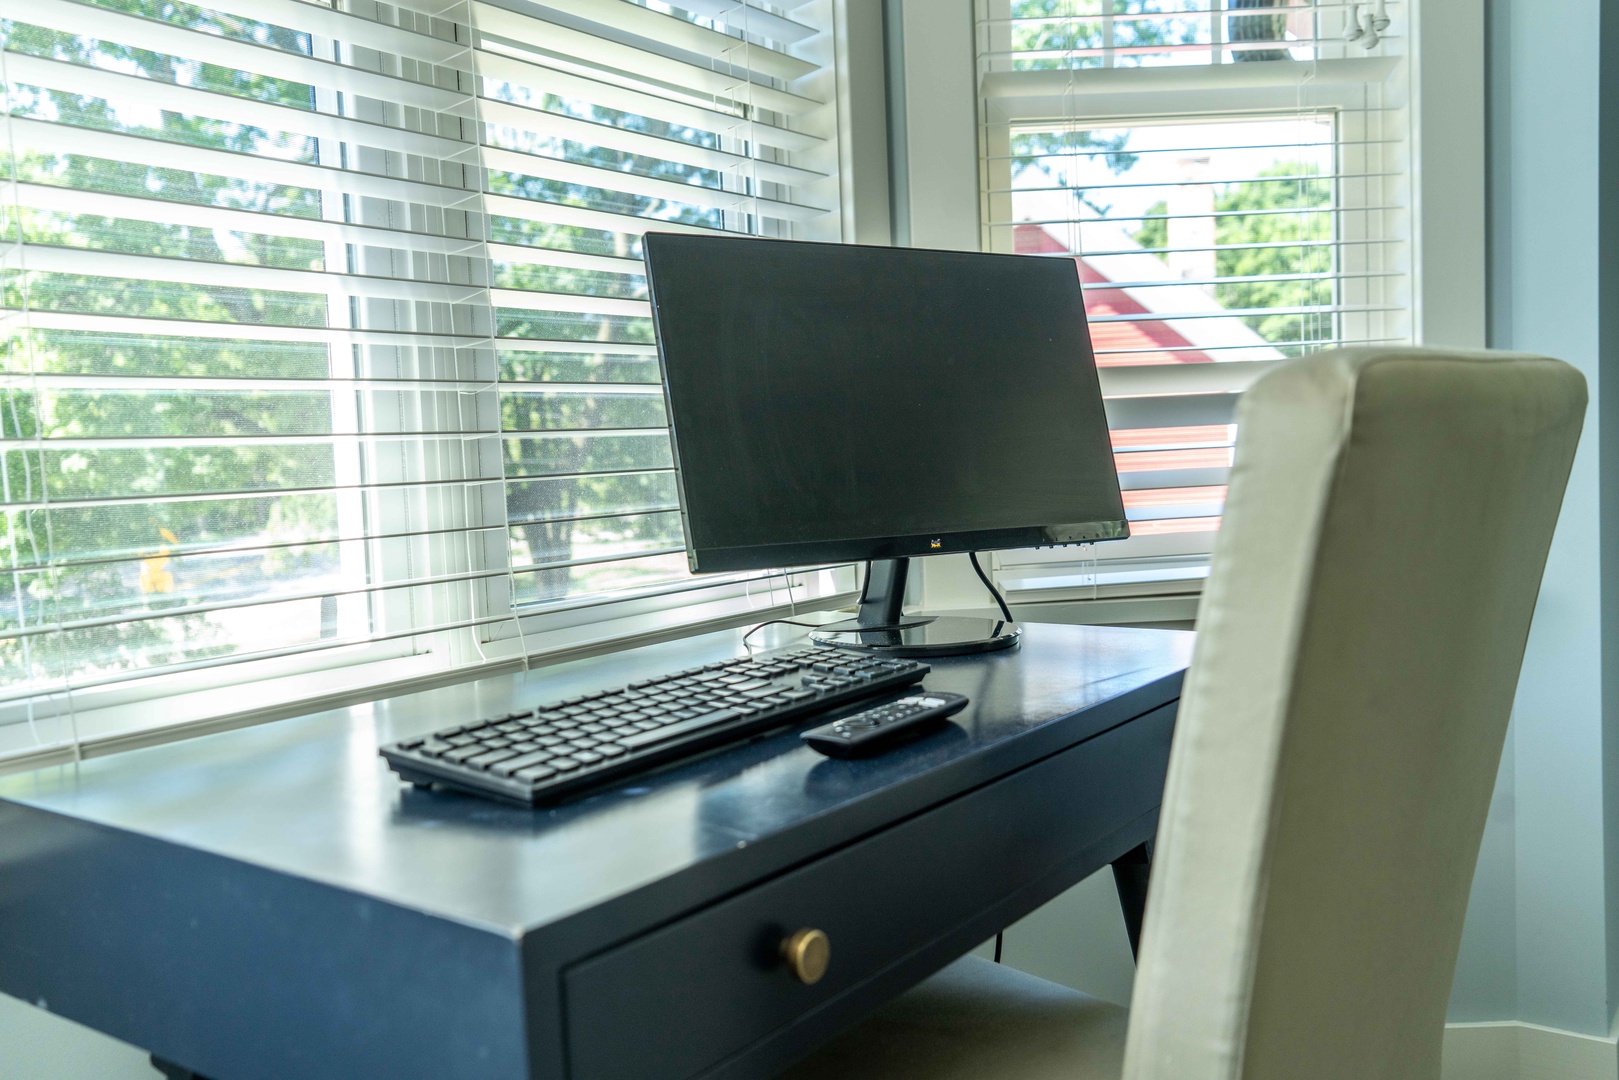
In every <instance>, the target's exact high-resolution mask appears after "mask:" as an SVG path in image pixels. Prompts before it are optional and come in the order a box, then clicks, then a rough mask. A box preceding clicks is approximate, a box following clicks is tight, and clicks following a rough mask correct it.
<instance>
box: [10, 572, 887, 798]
mask: <svg viewBox="0 0 1619 1080" xmlns="http://www.w3.org/2000/svg"><path fill="white" fill-rule="evenodd" d="M858 597H859V594H858V593H857V592H839V593H833V594H829V595H825V596H821V597H818V598H807V599H801V600H799V601H798V602H797V603H796V604H794V603H775V602H774V601H773V600H772V601H770V602H767V603H766V604H764V605H761V606H753V601H754V598H752V597H746V596H744V597H741V598H737V597H726V598H722V599H718V600H712V601H708V602H705V603H700V604H692V605H687V606H685V607H683V608H680V609H677V612H659V613H656V614H654V615H648V614H637V615H632V616H628V617H625V618H619V619H606V620H602V621H599V622H596V623H593V624H591V633H590V635H589V636H588V637H584V638H581V637H580V635H579V634H577V633H571V634H570V633H562V632H553V633H552V634H550V635H535V634H529V635H528V636H527V640H526V644H527V646H528V647H529V654H528V657H527V660H526V662H525V659H524V657H523V656H522V655H516V654H514V655H507V656H501V657H495V658H491V659H487V660H485V661H482V662H479V663H473V664H452V663H451V662H450V660H449V658H448V655H447V652H446V651H445V650H438V651H434V650H429V651H426V652H423V653H420V654H417V655H413V656H406V657H399V658H395V659H389V660H380V661H375V662H372V663H368V664H357V665H353V666H349V667H335V668H329V669H326V670H323V671H316V672H310V673H307V674H302V675H295V676H280V677H275V678H269V679H264V680H262V681H258V682H247V683H237V684H235V685H230V686H219V687H214V688H210V689H206V690H197V691H192V692H189V693H178V694H172V695H168V696H163V697H156V698H152V699H149V700H146V701H141V702H135V703H120V704H116V705H111V706H107V707H104V708H97V709H86V710H81V711H78V712H76V713H74V714H73V715H71V716H68V715H62V716H55V717H50V718H47V719H43V720H39V721H36V722H35V723H34V724H32V725H30V724H29V723H26V722H24V723H16V724H8V725H5V726H3V727H0V773H11V772H23V771H27V770H29V769H36V768H43V767H47V766H51V765H61V764H68V763H71V762H73V761H75V760H82V759H84V758H91V757H102V756H105V755H108V754H116V753H120V752H122V751H125V750H135V749H139V748H141V747H146V746H156V745H159V744H162V743H168V742H175V741H178V740H180V739H188V738H195V737H197V736H201V735H210V734H213V733H215V732H219V731H229V730H231V729H233V728H240V727H248V726H250V725H253V724H262V723H268V722H271V721H274V720H283V719H287V718H288V717H293V716H304V715H308V714H310V713H316V712H323V711H325V710H327V709H336V708H342V707H345V706H348V705H354V704H359V703H361V702H366V701H376V700H379V699H381V698H386V697H396V696H398V695H401V694H410V693H416V692H419V691H423V690H431V689H433V688H435V687H439V686H445V685H449V684H452V683H459V682H467V681H471V680H474V679H481V678H489V677H491V676H495V675H504V674H509V673H512V672H517V671H523V670H525V668H527V669H533V668H536V667H545V666H548V665H552V664H560V663H564V662H566V661H569V660H578V659H582V658H584V657H587V656H597V655H601V654H604V653H610V652H618V651H622V650H626V649H632V648H636V647H639V646H642V645H652V644H656V643H658V642H662V641H671V640H674V639H677V638H683V637H691V636H695V635H697V634H704V633H710V632H713V631H717V630H728V629H732V628H734V627H738V626H746V625H748V624H750V623H756V622H765V621H768V620H770V619H775V618H781V617H784V616H787V615H791V614H807V613H809V612H814V611H824V610H828V609H833V608H839V607H844V606H846V605H849V604H851V603H853V602H854V601H855V600H857V599H858ZM243 702H252V703H253V704H252V705H250V706H248V707H245V708H244V707H243V705H242V703H243ZM75 735H76V736H77V743H78V746H77V750H75V748H74V736H75Z"/></svg>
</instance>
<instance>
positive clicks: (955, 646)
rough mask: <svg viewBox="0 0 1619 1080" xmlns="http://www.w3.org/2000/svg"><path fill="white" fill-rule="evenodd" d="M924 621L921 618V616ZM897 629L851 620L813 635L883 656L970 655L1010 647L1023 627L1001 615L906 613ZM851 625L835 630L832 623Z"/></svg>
mask: <svg viewBox="0 0 1619 1080" xmlns="http://www.w3.org/2000/svg"><path fill="white" fill-rule="evenodd" d="M919 618H920V619H923V620H925V621H920V622H919V621H918V619H919ZM901 622H902V623H903V625H902V626H900V627H899V628H897V629H888V628H883V629H876V630H873V629H865V630H859V629H854V628H853V627H852V626H851V624H848V623H832V624H830V625H828V626H824V627H821V628H820V629H818V630H816V631H815V632H814V633H812V634H810V637H811V638H812V639H813V640H814V641H815V642H816V643H817V644H820V645H831V646H834V647H836V648H839V649H850V650H854V651H859V652H868V653H877V654H880V655H884V656H908V657H918V656H968V655H971V654H974V653H987V652H995V651H996V650H998V649H1010V648H1011V647H1012V646H1014V645H1016V644H1017V643H1018V638H1019V637H1021V636H1022V633H1023V632H1022V631H1021V630H1019V629H1018V625H1017V623H1009V622H1006V621H1004V620H1002V619H964V618H956V617H954V616H946V617H941V618H928V617H926V616H920V617H913V616H906V617H903V618H902V620H901ZM839 626H851V628H850V629H846V630H836V629H833V627H839Z"/></svg>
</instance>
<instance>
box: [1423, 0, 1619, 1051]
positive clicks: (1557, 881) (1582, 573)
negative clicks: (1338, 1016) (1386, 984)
mask: <svg viewBox="0 0 1619 1080" xmlns="http://www.w3.org/2000/svg"><path fill="white" fill-rule="evenodd" d="M1489 12H1490V15H1489V18H1490V76H1489V83H1490V98H1489V138H1490V154H1489V158H1490V173H1491V175H1490V240H1491V255H1490V262H1491V280H1490V285H1491V325H1490V330H1491V344H1492V345H1495V346H1496V347H1500V348H1511V349H1521V350H1526V351H1531V352H1538V353H1545V354H1548V355H1551V356H1557V357H1561V358H1562V359H1565V360H1567V361H1569V362H1570V363H1573V364H1575V365H1576V366H1578V367H1579V368H1580V369H1581V370H1582V371H1583V372H1584V373H1585V375H1586V378H1587V379H1588V380H1589V381H1590V386H1591V392H1592V406H1591V412H1590V414H1589V416H1588V417H1587V421H1586V434H1585V438H1584V439H1583V440H1582V442H1581V447H1580V453H1579V456H1578V458H1577V459H1576V462H1575V466H1574V474H1573V477H1572V479H1571V481H1570V485H1569V491H1568V497H1567V499H1566V501H1565V504H1564V507H1563V515H1562V518H1561V520H1560V522H1559V525H1558V531H1557V537H1556V540H1555V541H1554V543H1553V545H1552V552H1551V558H1550V562H1549V565H1548V567H1547V570H1546V579H1545V584H1544V586H1543V588H1542V591H1541V598H1540V605H1539V607H1538V609H1537V612H1536V617H1535V626H1534V630H1533V632H1532V634H1531V636H1530V643H1529V651H1528V655H1527V656H1526V657H1525V663H1524V669H1523V678H1522V683H1521V685H1520V688H1519V693H1518V702H1517V708H1516V710H1515V713H1514V721H1513V734H1512V739H1513V745H1512V747H1511V749H1510V753H1509V754H1508V756H1507V759H1506V761H1505V763H1504V767H1503V774H1502V777H1501V782H1500V785H1499V788H1498V790H1497V793H1496V801H1495V805H1494V807H1493V808H1492V812H1491V821H1490V826H1489V831H1488V833H1487V835H1486V841H1485V847H1484V851H1483V852H1482V854H1481V857H1480V861H1479V870H1478V874H1477V876H1476V879H1475V882H1474V890H1473V901H1472V906H1471V908H1470V910H1469V913H1468V925H1467V930H1466V934H1465V936H1464V942H1463V950H1462V957H1461V962H1460V963H1459V965H1458V970H1457V978H1456V987H1455V992H1454V994H1453V998H1452V1008H1451V1015H1452V1019H1453V1020H1505V1019H1518V1020H1524V1021H1528V1022H1531V1023H1538V1024H1545V1025H1548V1026H1551V1027H1557V1028H1562V1029H1564V1030H1569V1031H1577V1032H1582V1033H1585V1034H1592V1035H1606V1034H1608V1031H1609V1026H1610V1023H1611V1021H1612V1019H1613V1009H1614V989H1615V987H1616V986H1619V978H1616V973H1619V905H1616V904H1613V903H1610V899H1609V898H1610V897H1613V896H1616V895H1619V893H1616V892H1615V890H1614V882H1615V874H1616V872H1619V843H1616V841H1619V828H1616V827H1615V826H1616V825H1619V813H1616V811H1619V798H1616V795H1619V722H1616V717H1615V713H1616V711H1619V710H1616V708H1615V704H1616V701H1615V697H1614V695H1615V693H1616V692H1619V663H1615V662H1614V661H1616V660H1619V618H1616V619H1612V620H1610V619H1606V618H1605V616H1604V609H1605V608H1607V609H1610V610H1611V609H1612V608H1613V605H1612V604H1604V598H1605V594H1606V596H1607V597H1608V598H1610V599H1611V598H1614V594H1615V592H1616V590H1615V584H1616V573H1619V562H1615V563H1614V564H1613V565H1611V566H1607V567H1605V566H1604V563H1605V562H1607V561H1608V560H1609V559H1610V558H1612V557H1613V556H1614V555H1615V554H1616V553H1619V548H1616V547H1615V541H1616V540H1619V527H1616V526H1619V516H1616V515H1619V507H1616V506H1615V502H1614V499H1613V498H1612V497H1611V496H1608V497H1605V495H1606V494H1607V492H1609V491H1610V490H1616V489H1619V460H1613V449H1614V448H1613V446H1612V443H1611V437H1610V438H1608V439H1605V438H1603V436H1602V428H1603V427H1604V426H1608V427H1613V426H1615V425H1614V423H1612V422H1610V423H1608V424H1606V425H1604V423H1603V420H1604V418H1605V417H1607V416H1609V415H1610V414H1611V415H1612V416H1614V417H1615V418H1616V419H1619V403H1614V405H1613V407H1609V406H1610V403H1609V402H1608V401H1605V400H1604V399H1605V398H1612V397H1614V396H1615V395H1616V393H1619V378H1616V383H1615V385H1614V386H1612V387H1610V386H1608V385H1606V384H1605V382H1604V380H1603V379H1602V378H1601V369H1602V367H1603V365H1602V364H1601V359H1602V352H1603V350H1602V345H1603V343H1604V341H1603V334H1604V331H1606V333H1607V334H1608V344H1609V345H1612V344H1613V334H1614V333H1615V332H1616V330H1619V327H1616V325H1615V324H1616V322H1619V310H1615V309H1614V308H1613V307H1612V305H1611V304H1610V305H1609V306H1608V317H1607V319H1606V320H1604V319H1603V318H1602V309H1603V304H1602V302H1601V297H1600V295H1599V289H1606V290H1607V291H1608V292H1610V293H1611V292H1612V289H1613V287H1614V278H1613V275H1612V274H1611V273H1609V274H1607V275H1604V274H1603V272H1602V271H1603V270H1604V269H1605V267H1604V262H1606V263H1608V264H1609V265H1612V264H1613V263H1614V262H1615V260H1616V259H1619V251H1616V250H1615V244H1614V243H1612V242H1611V241H1610V242H1607V243H1604V241H1603V239H1602V235H1601V232H1602V230H1601V229H1599V223H1600V222H1602V212H1603V210H1604V209H1606V210H1607V211H1608V213H1609V218H1608V220H1607V222H1606V224H1607V226H1608V227H1607V230H1606V231H1607V233H1608V235H1609V236H1610V237H1611V236H1612V234H1613V230H1612V226H1613V224H1614V222H1613V219H1612V215H1613V213H1614V212H1615V210H1616V209H1619V205H1616V204H1619V192H1616V191H1614V190H1612V189H1613V188H1614V187H1615V184H1616V183H1619V171H1613V170H1610V171H1608V173H1607V174H1606V175H1607V178H1608V179H1607V182H1606V184H1604V183H1602V182H1601V181H1600V180H1599V176H1600V173H1599V168H1598V164H1599V161H1598V159H1599V147H1600V146H1601V145H1602V139H1601V137H1600V136H1601V134H1602V113H1603V110H1602V109H1601V103H1602V100H1603V96H1604V91H1606V92H1607V96H1608V98H1609V99H1610V100H1612V99H1613V92H1614V90H1615V86H1614V85H1613V82H1614V75H1613V73H1612V72H1611V71H1610V72H1609V75H1608V81H1609V85H1608V86H1606V87H1604V86H1603V64H1602V60H1603V54H1604V52H1606V54H1607V57H1608V58H1609V61H1610V62H1609V64H1608V66H1609V68H1610V69H1611V68H1612V67H1613V66H1614V65H1615V64H1616V63H1619V50H1616V49H1614V48H1613V47H1612V43H1613V40H1614V38H1615V36H1616V34H1615V25H1614V24H1615V23H1616V22H1619V0H1490V2H1489ZM1603 15H1606V16H1607V18H1606V20H1604V19H1603V18H1602V16H1603ZM1604 22H1606V24H1607V25H1606V26H1604V25H1603V23H1604ZM1604 39H1606V41H1605V40H1604ZM1606 112H1607V122H1608V124H1609V127H1610V128H1612V126H1613V125H1614V123H1615V120H1616V117H1619V112H1616V110H1614V109H1611V108H1610V109H1608V110H1606ZM1609 146H1610V148H1611V147H1612V142H1611V140H1609ZM1604 202H1606V204H1607V205H1606V207H1604ZM1604 443H1608V444H1609V445H1607V446H1604ZM1604 458H1609V459H1610V460H1609V461H1608V462H1607V463H1606V465H1607V467H1606V468H1604V467H1602V466H1603V465H1604V464H1605V463H1604V461H1603V459H1604ZM1610 519H1612V520H1610ZM1605 570H1606V571H1607V572H1606V573H1605V572H1604V571H1605ZM1610 621H1611V622H1612V624H1613V625H1611V626H1608V627H1605V625H1604V624H1605V622H1610ZM1605 629H1606V631H1607V632H1606V633H1605V632H1604V631H1605ZM1605 669H1608V670H1609V671H1611V672H1612V673H1613V675H1612V677H1610V678H1609V679H1606V680H1605V679H1604V670H1605ZM1605 683H1606V684H1608V685H1605Z"/></svg>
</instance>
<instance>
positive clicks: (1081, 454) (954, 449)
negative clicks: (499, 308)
mask: <svg viewBox="0 0 1619 1080" xmlns="http://www.w3.org/2000/svg"><path fill="white" fill-rule="evenodd" d="M645 244H646V265H647V277H648V286H649V290H650V294H651V299H652V312H653V318H654V321H655V323H656V329H657V337H658V352H659V356H660V359H661V362H662V365H663V376H664V387H665V391H664V392H665V395H666V403H667V405H668V410H669V423H670V428H671V431H672V434H673V441H674V451H675V470H676V478H677V482H678V485H679V488H680V494H681V506H682V512H683V518H684V524H685V530H686V547H687V552H688V555H689V558H690V562H691V566H692V569H693V570H695V571H722V570H742V569H762V568H767V567H778V566H800V565H804V564H806V563H812V562H820V561H827V560H842V559H864V558H896V557H901V556H909V555H926V554H933V553H939V552H950V551H968V550H982V549H988V548H1008V547H1029V546H1036V545H1042V544H1061V543H1075V542H1081V541H1089V540H1105V539H1117V538H1120V537H1123V536H1126V535H1128V527H1127V526H1126V524H1125V520H1124V507H1123V502H1122V500H1121V498H1120V494H1119V482H1118V474H1117V472H1116V470H1115V467H1114V462H1113V452H1112V446H1111V443H1110V440H1109V438H1108V431H1107V418H1106V416H1105V414H1104V412H1103V408H1102V396H1101V390H1100V387H1099V385H1098V382H1097V375H1096V362H1095V358H1094V356H1093V355H1092V352H1091V344H1090V335H1089V332H1088V330H1087V328H1086V324H1085V308H1084V301H1083V297H1082V295H1081V292H1080V283H1079V274H1078V268H1077V267H1076V265H1075V263H1074V262H1073V260H1071V259H1052V258H1038V257H1033V256H1020V255H988V254H977V253H965V252H953V251H923V250H916V249H910V248H880V247H860V246H855V245H845V244H815V243H807V242H803V241H782V240H759V239H751V238H741V237H705V236H691V235H682V234H673V233H649V234H648V235H647V237H646V241H645Z"/></svg>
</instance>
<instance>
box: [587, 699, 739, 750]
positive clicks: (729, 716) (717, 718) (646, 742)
mask: <svg viewBox="0 0 1619 1080" xmlns="http://www.w3.org/2000/svg"><path fill="white" fill-rule="evenodd" d="M743 715H745V714H743V713H741V712H738V711H737V710H736V709H718V710H716V711H714V712H710V713H704V714H703V715H701V716H694V717H692V718H691V719H690V720H682V721H681V722H680V723H678V724H668V725H665V726H662V727H657V728H654V729H652V730H651V731H642V732H640V733H638V734H635V735H625V736H624V737H623V738H621V739H619V740H618V742H619V744H620V745H622V746H627V747H629V748H630V749H631V750H639V749H641V748H642V747H644V746H654V745H656V744H657V743H660V742H667V741H668V740H670V739H673V738H676V737H677V736H680V735H685V734H687V733H688V732H692V731H696V730H697V729H699V728H705V727H712V726H713V725H715V724H723V723H725V722H727V721H729V720H740V719H741V718H742V717H743Z"/></svg>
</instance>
